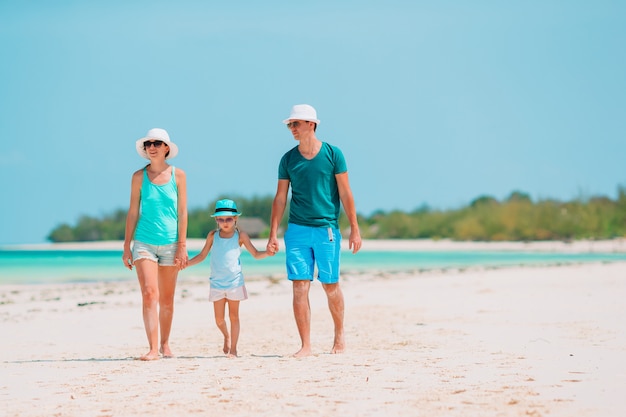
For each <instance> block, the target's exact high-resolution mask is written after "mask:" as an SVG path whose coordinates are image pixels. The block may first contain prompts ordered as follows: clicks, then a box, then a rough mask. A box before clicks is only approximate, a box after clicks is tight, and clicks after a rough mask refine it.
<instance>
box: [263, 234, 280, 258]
mask: <svg viewBox="0 0 626 417" xmlns="http://www.w3.org/2000/svg"><path fill="white" fill-rule="evenodd" d="M279 249H280V247H279V245H278V240H277V239H276V238H270V239H269V240H268V241H267V246H266V250H267V253H270V254H272V256H274V255H275V254H276V252H278V250H279Z"/></svg>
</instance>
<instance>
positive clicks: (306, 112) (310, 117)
mask: <svg viewBox="0 0 626 417" xmlns="http://www.w3.org/2000/svg"><path fill="white" fill-rule="evenodd" d="M290 120H306V121H307V122H314V123H317V124H320V121H319V120H318V119H317V112H316V111H315V109H314V108H313V106H309V105H308V104H296V105H295V106H293V107H292V108H291V114H290V115H289V118H288V119H285V120H283V123H284V124H287V123H289V121H290Z"/></svg>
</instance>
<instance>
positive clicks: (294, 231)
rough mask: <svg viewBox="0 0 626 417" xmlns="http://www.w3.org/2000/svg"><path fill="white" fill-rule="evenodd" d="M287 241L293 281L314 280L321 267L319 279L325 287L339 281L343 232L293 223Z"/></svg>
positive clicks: (286, 246) (288, 227)
mask: <svg viewBox="0 0 626 417" xmlns="http://www.w3.org/2000/svg"><path fill="white" fill-rule="evenodd" d="M284 239H285V250H286V258H287V262H286V263H287V278H289V279H290V280H292V281H301V280H309V281H312V280H313V274H314V269H315V265H317V279H318V280H319V281H320V282H321V283H322V284H335V283H337V282H339V257H340V253H341V233H340V232H339V229H333V228H331V227H309V226H300V225H298V224H293V223H289V225H288V226H287V231H286V232H285V237H284Z"/></svg>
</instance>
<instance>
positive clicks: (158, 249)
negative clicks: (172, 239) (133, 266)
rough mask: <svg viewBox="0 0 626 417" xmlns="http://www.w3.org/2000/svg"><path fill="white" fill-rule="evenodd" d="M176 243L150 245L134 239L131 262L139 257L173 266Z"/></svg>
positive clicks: (162, 264)
mask: <svg viewBox="0 0 626 417" xmlns="http://www.w3.org/2000/svg"><path fill="white" fill-rule="evenodd" d="M177 249H178V243H170V244H169V245H151V244H149V243H143V242H139V241H135V243H134V244H133V262H137V261H138V260H140V259H149V260H151V261H154V262H156V263H157V264H159V265H161V266H174V265H175V263H174V257H175V256H176V250H177Z"/></svg>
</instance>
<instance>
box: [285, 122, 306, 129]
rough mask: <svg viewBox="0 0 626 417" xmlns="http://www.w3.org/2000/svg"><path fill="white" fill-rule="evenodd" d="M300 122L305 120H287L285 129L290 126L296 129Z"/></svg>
mask: <svg viewBox="0 0 626 417" xmlns="http://www.w3.org/2000/svg"><path fill="white" fill-rule="evenodd" d="M300 123H306V122H300V121H297V120H296V121H295V122H289V123H287V129H291V128H294V129H297V128H298V126H300Z"/></svg>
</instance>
